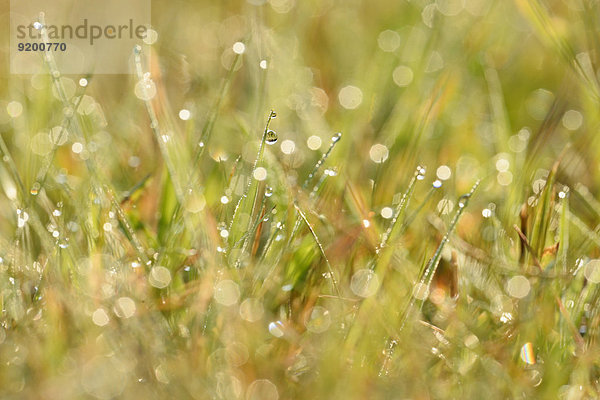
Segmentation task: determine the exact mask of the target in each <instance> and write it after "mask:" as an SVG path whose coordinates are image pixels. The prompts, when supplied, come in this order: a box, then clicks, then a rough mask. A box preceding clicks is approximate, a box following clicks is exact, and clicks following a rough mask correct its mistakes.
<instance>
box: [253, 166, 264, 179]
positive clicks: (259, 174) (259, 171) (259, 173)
mask: <svg viewBox="0 0 600 400" xmlns="http://www.w3.org/2000/svg"><path fill="white" fill-rule="evenodd" d="M252 176H254V179H256V180H257V181H264V180H265V179H267V170H266V169H264V168H263V167H258V168H256V169H255V170H254V173H253V174H252Z"/></svg>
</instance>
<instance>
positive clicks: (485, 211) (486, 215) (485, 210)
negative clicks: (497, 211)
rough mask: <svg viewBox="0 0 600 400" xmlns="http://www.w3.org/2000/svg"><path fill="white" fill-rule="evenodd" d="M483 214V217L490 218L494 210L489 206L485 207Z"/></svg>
mask: <svg viewBox="0 0 600 400" xmlns="http://www.w3.org/2000/svg"><path fill="white" fill-rule="evenodd" d="M481 215H483V218H489V217H491V216H492V210H490V209H489V208H484V209H483V210H481Z"/></svg>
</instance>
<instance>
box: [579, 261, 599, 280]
mask: <svg viewBox="0 0 600 400" xmlns="http://www.w3.org/2000/svg"><path fill="white" fill-rule="evenodd" d="M583 274H584V275H585V277H586V279H587V280H588V281H590V282H592V283H600V259H593V260H590V261H588V263H587V264H586V265H585V269H584V270H583Z"/></svg>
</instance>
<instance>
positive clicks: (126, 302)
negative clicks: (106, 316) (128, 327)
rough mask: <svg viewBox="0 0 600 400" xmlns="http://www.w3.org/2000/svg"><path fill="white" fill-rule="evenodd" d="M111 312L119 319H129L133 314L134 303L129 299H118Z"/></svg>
mask: <svg viewBox="0 0 600 400" xmlns="http://www.w3.org/2000/svg"><path fill="white" fill-rule="evenodd" d="M113 311H114V312H115V314H116V316H117V317H119V318H131V317H133V315H134V314H135V301H133V299H131V298H129V297H120V298H119V299H117V301H116V304H115V306H114V308H113Z"/></svg>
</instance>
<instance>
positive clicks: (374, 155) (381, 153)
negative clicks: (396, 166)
mask: <svg viewBox="0 0 600 400" xmlns="http://www.w3.org/2000/svg"><path fill="white" fill-rule="evenodd" d="M388 156H389V150H388V148H387V147H386V146H385V145H383V144H380V143H377V144H374V145H373V146H371V150H369V157H370V158H371V161H373V162H374V163H377V164H381V163H383V162H385V160H387V158H388Z"/></svg>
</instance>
